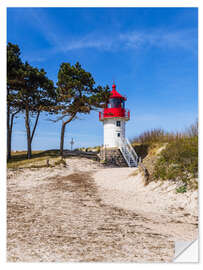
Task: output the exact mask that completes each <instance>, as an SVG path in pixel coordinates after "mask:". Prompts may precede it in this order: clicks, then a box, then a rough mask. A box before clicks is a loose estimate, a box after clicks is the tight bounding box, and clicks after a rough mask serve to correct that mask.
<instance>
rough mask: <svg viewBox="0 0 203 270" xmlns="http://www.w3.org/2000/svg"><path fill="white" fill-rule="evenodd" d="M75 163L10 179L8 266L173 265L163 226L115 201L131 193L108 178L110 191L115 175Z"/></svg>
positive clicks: (93, 165)
mask: <svg viewBox="0 0 203 270" xmlns="http://www.w3.org/2000/svg"><path fill="white" fill-rule="evenodd" d="M78 162H79V161H78V160H77V159H72V160H69V161H68V164H69V167H68V168H67V169H66V168H63V169H62V168H56V169H49V168H48V169H40V170H32V171H30V170H24V171H22V172H19V173H17V174H15V173H9V174H8V261H26V262H34V261H46V262H63V261H111V262H112V261H116V262H120V261H131V262H133V261H139V262H144V261H171V260H172V258H173V255H174V242H173V240H174V239H173V237H172V236H174V235H172V234H168V233H167V231H166V230H165V231H164V229H163V228H162V229H161V230H159V229H158V230H157V226H159V225H160V224H162V225H163V224H164V223H163V222H160V220H158V221H157V223H156V222H155V221H154V220H153V218H151V216H149V217H146V216H145V215H144V212H143V211H142V209H141V211H140V213H138V212H137V211H136V209H134V208H131V209H130V208H129V205H130V204H129V205H128V203H127V202H126V204H125V203H124V204H122V202H124V201H122V200H123V199H124V200H125V201H126V197H125V196H124V198H123V199H122V198H119V199H118V197H117V195H118V194H119V196H120V195H121V194H122V193H123V194H125V195H127V194H128V195H129V192H130V190H128V189H129V188H127V186H128V185H126V184H125V185H121V183H120V182H119V181H120V180H119V181H118V182H119V183H118V185H117V189H115V188H114V186H112V183H113V182H114V183H115V181H116V180H115V179H114V180H112V179H113V178H112V176H111V181H112V182H111V185H110V186H108V184H109V181H108V180H107V179H109V177H108V175H109V173H113V174H114V175H115V169H101V168H100V167H101V166H98V165H97V163H96V162H92V161H90V160H86V159H83V160H80V164H82V166H81V167H78ZM127 169H129V168H127ZM108 170H110V171H109V172H108ZM116 170H120V169H116ZM122 173H123V175H122ZM122 173H121V171H119V175H121V176H122V177H121V178H123V179H125V176H126V175H127V171H124V170H123V172H122ZM102 175H103V177H102ZM117 175H118V174H117ZM102 179H103V180H102ZM119 179H120V178H119ZM102 181H103V182H102ZM118 187H119V188H118ZM122 189H123V192H122ZM126 189H127V190H126ZM131 191H132V189H131ZM115 192H116V193H115ZM107 194H108V196H107ZM110 198H113V199H111V200H110ZM116 198H117V199H116ZM131 199H132V198H131ZM131 199H130V200H131ZM152 216H153V217H154V213H153V214H152ZM171 224H172V223H171ZM162 225H160V226H162ZM175 225H177V222H176V223H174V226H175ZM182 225H184V223H183V224H182ZM187 225H189V224H188V223H187ZM190 225H191V226H195V225H194V224H190ZM162 227H164V226H162ZM193 229H194V228H193ZM171 231H172V229H171ZM191 231H192V228H191Z"/></svg>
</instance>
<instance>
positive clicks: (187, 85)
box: [7, 8, 198, 150]
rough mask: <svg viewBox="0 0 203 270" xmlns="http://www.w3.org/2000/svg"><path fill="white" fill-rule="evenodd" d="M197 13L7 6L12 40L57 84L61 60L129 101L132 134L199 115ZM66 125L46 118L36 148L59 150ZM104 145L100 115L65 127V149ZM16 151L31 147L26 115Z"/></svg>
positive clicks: (17, 128) (175, 126)
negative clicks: (76, 67)
mask: <svg viewBox="0 0 203 270" xmlns="http://www.w3.org/2000/svg"><path fill="white" fill-rule="evenodd" d="M197 21H198V10H197V8H8V12H7V41H8V42H12V43H15V44H18V45H19V47H20V48H21V52H22V58H23V60H27V61H28V62H29V63H30V64H32V65H33V66H37V67H39V68H44V69H45V70H46V72H47V75H48V76H49V78H50V79H52V80H54V82H56V80H57V72H58V69H59V66H60V64H61V63H62V62H70V63H71V64H74V63H75V62H76V61H79V62H80V63H81V65H82V66H83V67H84V68H85V69H86V70H87V71H89V72H91V73H92V75H93V77H94V78H95V81H96V84H101V85H106V84H108V85H109V86H111V85H112V82H113V80H115V82H116V85H117V90H118V91H119V92H120V93H121V94H124V95H126V96H127V98H128V100H127V102H126V107H127V108H129V109H130V111H131V119H130V121H129V122H128V123H127V125H126V131H127V137H128V138H130V139H131V138H133V137H134V136H136V135H138V134H139V133H141V132H143V131H145V130H147V129H152V128H164V129H165V130H168V131H172V130H174V131H181V130H184V129H185V128H186V127H187V126H188V125H190V124H191V123H193V122H194V121H195V120H196V119H197V117H198V77H197V76H198V47H197V42H198V41H197V32H198V25H197ZM60 127H61V123H60V122H59V123H53V122H51V121H50V120H49V117H47V116H46V115H42V117H41V118H40V120H39V125H38V128H37V130H36V135H35V138H34V139H33V150H37V149H52V148H58V147H59V138H60ZM72 137H73V139H74V140H75V145H74V146H75V147H82V146H85V147H87V146H94V145H101V144H102V142H103V126H102V123H101V122H99V120H98V112H92V113H91V114H90V115H88V116H84V115H80V116H79V119H77V120H75V121H74V122H72V123H71V124H70V125H67V128H66V136H65V148H70V143H69V142H70V140H71V138H72ZM12 149H13V150H22V149H26V133H25V127H24V118H23V116H22V115H19V117H18V118H17V119H16V120H15V125H14V131H13V145H12Z"/></svg>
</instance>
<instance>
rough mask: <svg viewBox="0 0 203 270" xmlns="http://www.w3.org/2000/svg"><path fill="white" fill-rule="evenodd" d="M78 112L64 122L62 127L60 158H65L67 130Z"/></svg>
mask: <svg viewBox="0 0 203 270" xmlns="http://www.w3.org/2000/svg"><path fill="white" fill-rule="evenodd" d="M76 114H77V112H75V113H73V114H72V115H71V116H70V118H69V119H68V120H67V121H65V122H63V124H62V127H61V141H60V156H61V157H63V147H64V135H65V128H66V125H67V124H68V123H70V122H71V121H72V120H73V119H74V118H75V116H76Z"/></svg>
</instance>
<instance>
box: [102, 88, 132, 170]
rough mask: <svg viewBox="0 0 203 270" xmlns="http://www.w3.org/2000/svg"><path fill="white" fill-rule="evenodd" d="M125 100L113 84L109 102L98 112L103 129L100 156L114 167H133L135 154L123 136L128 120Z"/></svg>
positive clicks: (128, 115)
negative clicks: (113, 164) (102, 143)
mask: <svg viewBox="0 0 203 270" xmlns="http://www.w3.org/2000/svg"><path fill="white" fill-rule="evenodd" d="M126 100H127V98H126V97H124V96H122V95H121V94H119V93H118V91H117V90H116V85H115V84H113V85H112V91H111V94H110V97H109V100H108V102H107V103H106V104H105V107H104V109H103V111H102V112H99V120H100V121H102V122H103V128H104V145H103V151H102V156H103V159H104V160H105V161H111V163H115V164H116V165H119V166H120V165H124V164H125V165H127V166H129V167H135V166H137V154H136V153H135V151H134V149H133V147H132V146H131V144H130V142H129V141H128V140H127V139H126V136H125V130H126V128H125V125H126V122H127V121H128V120H130V111H129V110H127V109H126V108H125V102H126Z"/></svg>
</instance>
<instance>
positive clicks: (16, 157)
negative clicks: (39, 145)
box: [7, 149, 60, 169]
mask: <svg viewBox="0 0 203 270" xmlns="http://www.w3.org/2000/svg"><path fill="white" fill-rule="evenodd" d="M59 157H60V155H59V150H54V149H53V150H46V151H33V152H32V158H31V159H27V152H26V151H17V152H12V158H11V159H10V160H9V161H8V163H7V168H12V169H17V168H24V167H32V168H34V167H39V168H40V167H47V160H50V162H55V161H57V160H58V159H59Z"/></svg>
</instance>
